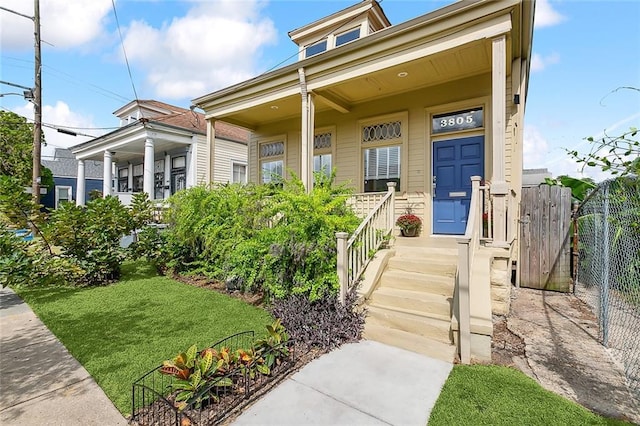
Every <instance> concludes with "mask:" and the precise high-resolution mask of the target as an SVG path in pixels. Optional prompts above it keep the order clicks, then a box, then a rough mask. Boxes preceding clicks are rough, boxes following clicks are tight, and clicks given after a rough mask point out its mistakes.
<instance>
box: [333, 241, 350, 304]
mask: <svg viewBox="0 0 640 426" xmlns="http://www.w3.org/2000/svg"><path fill="white" fill-rule="evenodd" d="M347 238H349V234H347V233H346V232H336V240H337V244H336V248H337V252H338V262H337V272H338V283H339V284H340V293H339V295H338V297H339V298H340V303H342V304H343V305H344V303H345V301H346V299H347V290H348V289H349V253H348V251H347Z"/></svg>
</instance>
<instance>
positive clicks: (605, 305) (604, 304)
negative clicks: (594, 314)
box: [600, 184, 611, 346]
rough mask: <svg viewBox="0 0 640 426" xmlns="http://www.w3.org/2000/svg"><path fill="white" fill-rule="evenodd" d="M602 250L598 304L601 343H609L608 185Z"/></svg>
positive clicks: (606, 344)
mask: <svg viewBox="0 0 640 426" xmlns="http://www.w3.org/2000/svg"><path fill="white" fill-rule="evenodd" d="M602 225H603V231H602V233H603V235H602V237H603V238H602V242H603V245H604V247H603V250H602V293H601V301H600V306H601V309H602V315H601V321H602V344H603V345H605V346H608V345H609V267H610V266H609V250H611V247H610V241H609V185H608V184H605V187H604V212H603V224H602Z"/></svg>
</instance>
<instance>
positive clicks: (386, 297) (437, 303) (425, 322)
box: [364, 238, 457, 362]
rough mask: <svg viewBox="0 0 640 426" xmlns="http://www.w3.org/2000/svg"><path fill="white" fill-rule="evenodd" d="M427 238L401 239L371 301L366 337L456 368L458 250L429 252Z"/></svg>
mask: <svg viewBox="0 0 640 426" xmlns="http://www.w3.org/2000/svg"><path fill="white" fill-rule="evenodd" d="M427 244H428V242H427V241H426V240H425V239H422V238H397V239H396V241H395V244H394V246H393V251H394V255H393V257H391V258H390V259H388V262H387V265H386V268H385V269H384V271H383V272H382V274H381V276H380V279H379V281H378V283H377V286H376V288H375V290H374V291H373V293H372V294H371V297H370V298H369V300H368V303H367V305H368V306H367V308H368V314H367V319H366V323H365V330H364V336H365V338H367V339H371V340H375V341H379V342H381V343H386V344H389V345H392V346H396V347H400V348H402V349H406V350H410V351H412V352H417V353H421V354H424V355H427V356H430V357H433V358H436V359H440V360H443V361H447V362H452V361H453V360H454V357H455V353H456V347H455V346H454V345H453V334H452V331H451V313H452V305H453V291H454V287H455V281H454V280H455V273H456V268H457V257H456V255H457V249H455V248H452V247H451V246H445V247H427V246H426V245H427Z"/></svg>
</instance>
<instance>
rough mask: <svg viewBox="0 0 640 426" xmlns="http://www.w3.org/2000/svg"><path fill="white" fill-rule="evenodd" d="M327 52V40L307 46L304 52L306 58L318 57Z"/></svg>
mask: <svg viewBox="0 0 640 426" xmlns="http://www.w3.org/2000/svg"><path fill="white" fill-rule="evenodd" d="M325 50H327V39H324V40H322V41H319V42H318V43H314V44H312V45H310V46H307V47H306V49H305V50H304V53H305V57H307V58H308V57H310V56H313V55H317V54H318V53H322V52H324V51H325Z"/></svg>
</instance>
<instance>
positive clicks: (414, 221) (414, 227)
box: [396, 213, 422, 237]
mask: <svg viewBox="0 0 640 426" xmlns="http://www.w3.org/2000/svg"><path fill="white" fill-rule="evenodd" d="M396 225H397V226H398V227H399V228H400V232H401V233H402V236H403V237H415V236H416V235H418V234H419V233H420V229H421V228H422V220H421V219H420V218H419V217H418V216H416V215H414V214H413V213H406V214H403V215H402V216H400V217H398V220H396Z"/></svg>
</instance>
